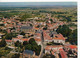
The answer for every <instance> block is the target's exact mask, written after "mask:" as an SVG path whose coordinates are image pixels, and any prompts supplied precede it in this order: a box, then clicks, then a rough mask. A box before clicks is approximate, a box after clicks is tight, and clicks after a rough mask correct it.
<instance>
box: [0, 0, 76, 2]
mask: <svg viewBox="0 0 80 58" xmlns="http://www.w3.org/2000/svg"><path fill="white" fill-rule="evenodd" d="M59 1H63V2H66V1H71V2H73V1H74V2H75V1H77V0H0V2H59Z"/></svg>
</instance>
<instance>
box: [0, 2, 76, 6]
mask: <svg viewBox="0 0 80 58" xmlns="http://www.w3.org/2000/svg"><path fill="white" fill-rule="evenodd" d="M5 6H8V7H9V6H10V7H15V6H19V7H21V6H77V2H0V7H5Z"/></svg>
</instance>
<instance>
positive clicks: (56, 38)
mask: <svg viewBox="0 0 80 58" xmlns="http://www.w3.org/2000/svg"><path fill="white" fill-rule="evenodd" d="M53 41H54V43H61V44H65V38H64V37H63V35H62V34H60V33H59V34H55V35H54V37H53Z"/></svg>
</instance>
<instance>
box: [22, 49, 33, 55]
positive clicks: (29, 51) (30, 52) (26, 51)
mask: <svg viewBox="0 0 80 58" xmlns="http://www.w3.org/2000/svg"><path fill="white" fill-rule="evenodd" d="M23 53H25V54H30V55H33V54H34V52H33V51H31V50H25V51H24V52H23Z"/></svg>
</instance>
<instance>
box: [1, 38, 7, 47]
mask: <svg viewBox="0 0 80 58" xmlns="http://www.w3.org/2000/svg"><path fill="white" fill-rule="evenodd" d="M5 46H6V41H5V39H2V40H1V42H0V47H5Z"/></svg>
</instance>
